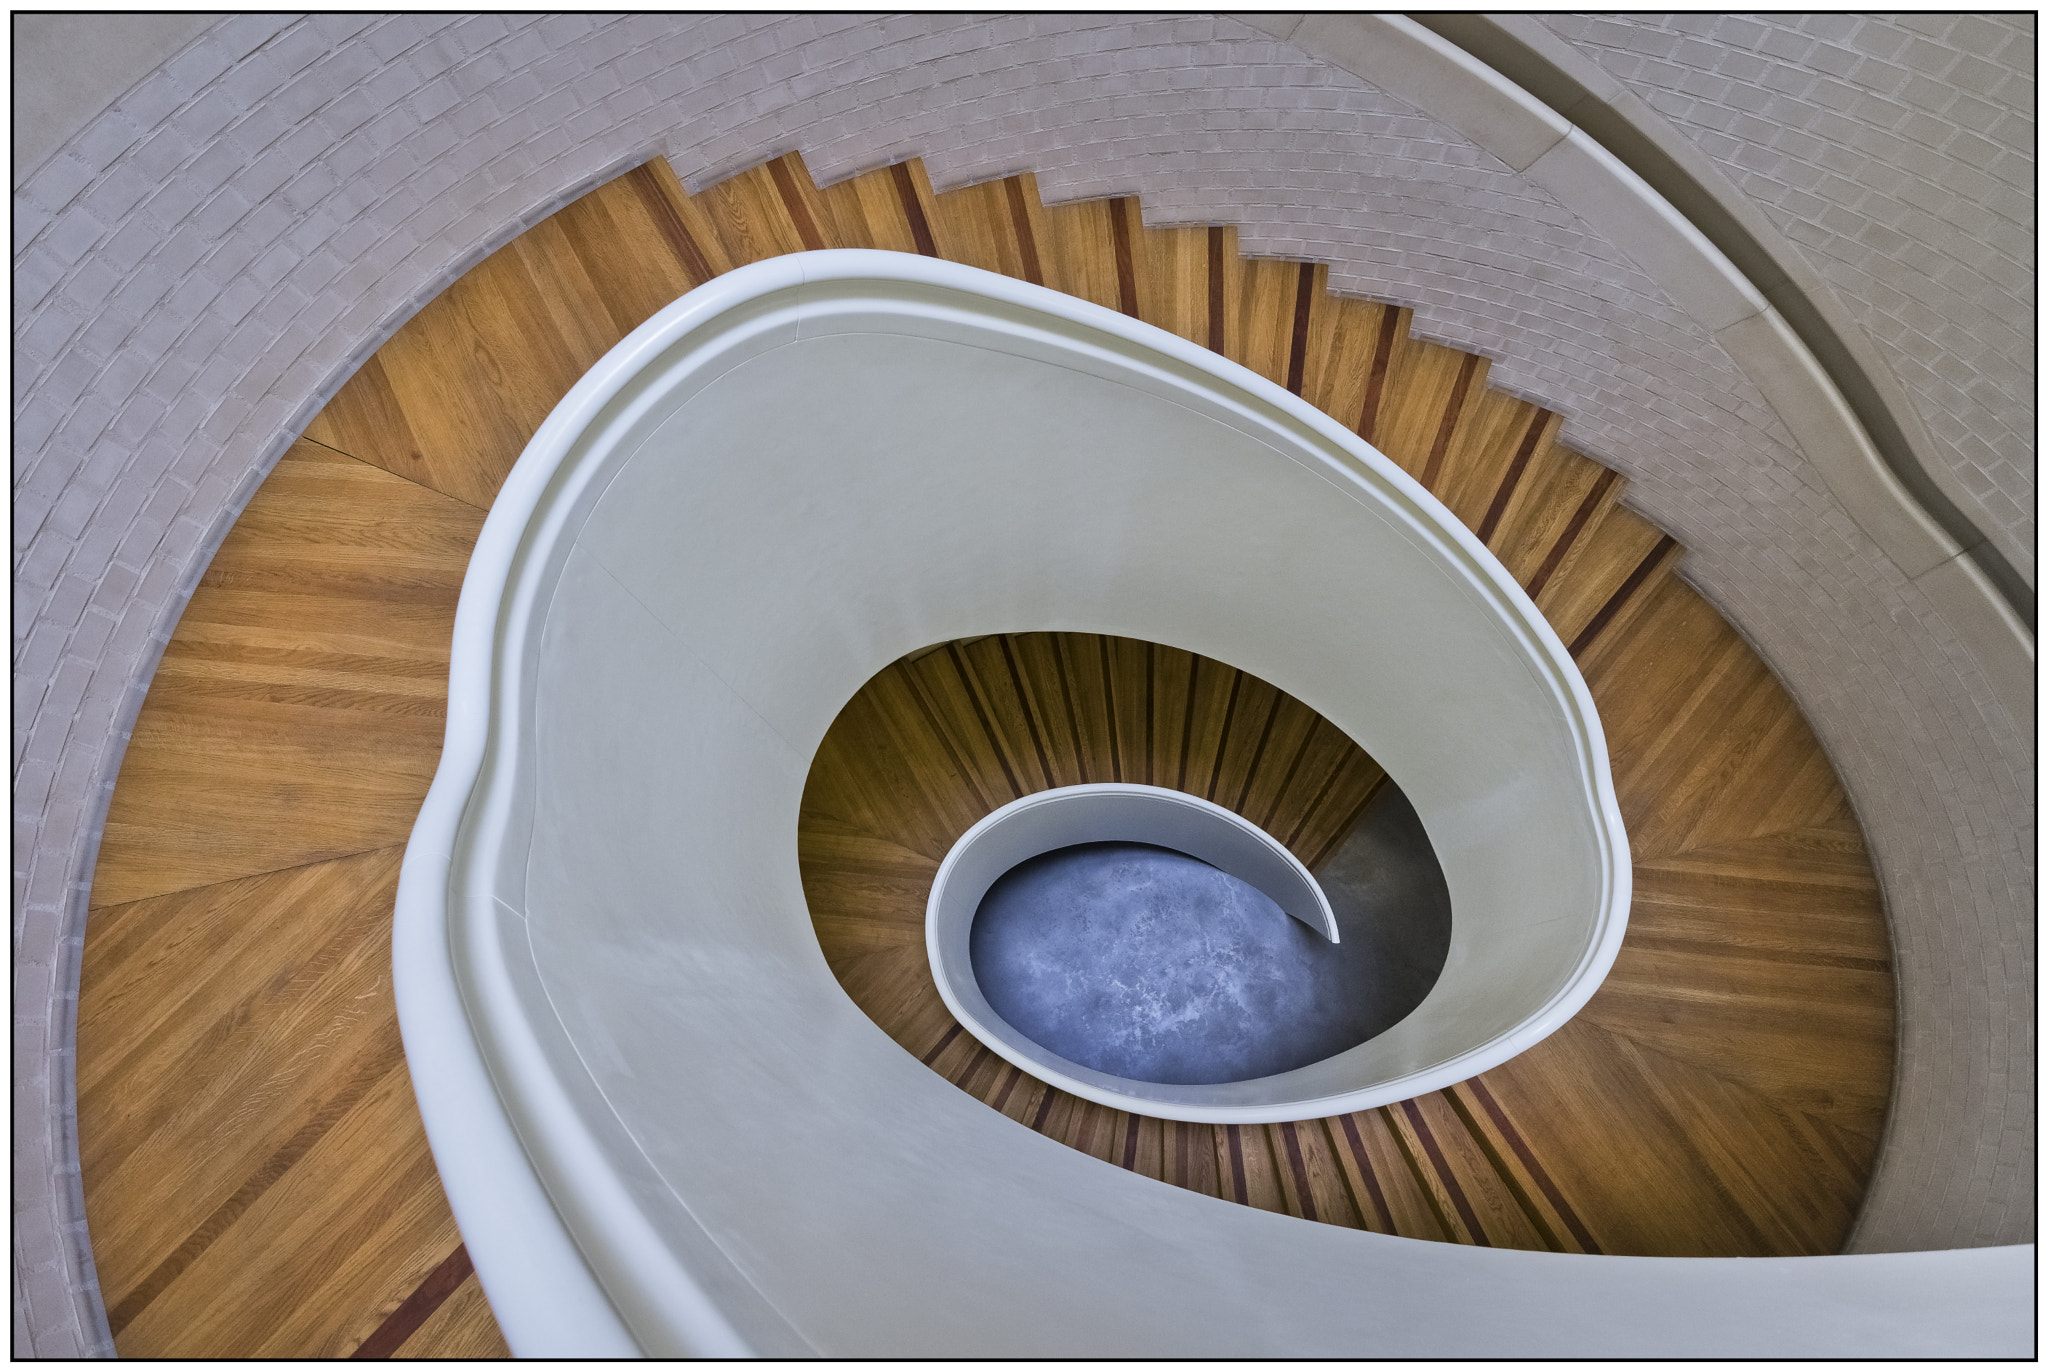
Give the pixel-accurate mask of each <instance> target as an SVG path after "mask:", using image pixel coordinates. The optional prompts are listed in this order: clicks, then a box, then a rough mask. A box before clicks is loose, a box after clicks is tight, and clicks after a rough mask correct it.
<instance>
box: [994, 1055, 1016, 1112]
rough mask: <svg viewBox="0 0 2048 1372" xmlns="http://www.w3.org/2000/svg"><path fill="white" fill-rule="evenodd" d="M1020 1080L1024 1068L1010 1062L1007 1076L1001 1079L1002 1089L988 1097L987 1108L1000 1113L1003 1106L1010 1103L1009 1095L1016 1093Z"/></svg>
mask: <svg viewBox="0 0 2048 1372" xmlns="http://www.w3.org/2000/svg"><path fill="white" fill-rule="evenodd" d="M1022 1080H1024V1069H1023V1068H1021V1067H1019V1066H1017V1065H1016V1064H1015V1063H1012V1064H1011V1065H1010V1074H1009V1076H1007V1077H1005V1078H1004V1079H1003V1089H1002V1090H1000V1091H998V1092H996V1093H995V1095H994V1096H992V1097H990V1098H989V1108H990V1109H992V1110H994V1111H995V1112H996V1113H997V1114H1001V1113H1002V1112H1003V1107H1004V1106H1005V1105H1008V1104H1009V1103H1010V1097H1011V1096H1012V1095H1013V1094H1015V1093H1016V1090H1017V1083H1018V1082H1020V1081H1022Z"/></svg>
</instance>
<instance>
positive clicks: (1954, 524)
mask: <svg viewBox="0 0 2048 1372" xmlns="http://www.w3.org/2000/svg"><path fill="white" fill-rule="evenodd" d="M1248 22H1253V23H1256V24H1257V25H1258V27H1260V28H1261V29H1263V30H1265V31H1266V32H1269V33H1272V34H1273V35H1274V36H1276V37H1279V38H1283V39H1285V40H1286V41H1287V42H1290V43H1293V44H1295V45H1296V46H1297V47H1300V48H1302V49H1304V50H1305V51H1307V52H1309V53H1311V54H1313V55H1315V56H1317V57H1320V58H1322V59H1323V60H1324V61H1327V62H1330V63H1332V64H1333V65H1335V66H1339V67H1342V68H1343V69H1344V70H1346V71H1349V72H1351V73H1353V74H1354V75H1357V76H1360V77H1363V78H1365V79H1366V80H1368V81H1370V82H1372V83H1373V84H1374V85H1376V86H1379V87H1380V88H1381V89H1383V90H1386V91H1388V92H1389V93H1391V94H1393V95H1396V96H1399V97H1400V98H1401V99H1403V100H1406V101H1408V102H1409V103H1410V104H1413V105H1414V106H1416V107H1417V108H1418V109H1422V110H1425V111H1427V112H1428V113H1430V114H1432V115H1435V116H1436V117H1437V118H1439V119H1441V120H1443V121H1444V122H1445V123H1447V124H1449V125H1450V126H1451V127H1452V128H1455V129H1457V130H1458V132H1460V133H1462V134H1464V135H1465V136H1466V137H1467V138H1470V139H1471V140H1472V141H1473V142H1474V143H1477V144H1478V145H1479V146H1480V147H1483V148H1485V149H1486V150H1487V151H1488V152H1490V153H1492V154H1494V155H1495V156H1496V157H1499V158H1500V159H1501V160H1502V161H1503V162H1506V163H1507V164H1508V165H1509V166H1510V167H1513V168H1514V169H1515V170H1516V171H1518V172H1520V173H1522V174H1523V175H1524V176H1526V177H1528V178H1529V179H1530V180H1532V181H1534V182H1536V183H1537V184H1539V185H1541V186H1543V187H1544V188H1546V189H1547V190H1549V191H1551V192H1552V193H1553V194H1555V195H1556V196H1557V198H1558V199H1559V200H1560V201H1562V202H1563V203H1564V204H1565V205H1567V206H1569V207H1570V208H1572V209H1573V210H1574V211H1576V212H1577V213H1578V214H1579V215H1580V216H1581V217H1582V218H1584V219H1585V220H1586V221H1587V222H1588V223H1590V224H1592V225H1593V226H1594V227H1595V228H1597V229H1599V230H1600V231H1602V232H1603V233H1604V234H1605V235H1606V237H1607V238H1608V240H1609V241H1611V242H1612V243H1614V244H1615V245H1616V246H1617V247H1619V248H1620V249H1621V250H1622V251H1623V252H1624V253H1626V254H1628V256H1629V257H1631V258H1632V259H1634V261H1635V262H1636V263H1637V265H1639V266H1641V267H1642V268H1643V269H1644V270H1645V271H1647V272H1648V273H1649V274H1650V276H1651V277H1652V278H1653V279H1654V280H1655V281H1656V282H1657V283H1658V285H1660V286H1662V287H1663V288H1664V289H1665V291H1666V292H1667V293H1668V294H1669V295H1670V296H1671V298H1672V299H1673V300H1674V301H1676V302H1677V303H1678V305H1679V307H1680V308H1681V309H1683V310H1684V311H1685V312H1686V313H1687V314H1690V315H1691V316H1692V317H1693V318H1694V319H1696V320H1698V321H1699V322H1700V324H1701V325H1702V326H1703V327H1704V328H1705V329H1706V330H1707V331H1708V332H1709V333H1710V334H1712V335H1713V337H1714V339H1715V341H1717V342H1719V343H1720V344H1721V345H1722V346H1723V347H1724V348H1726V349H1727V351H1728V354H1729V356H1731V357H1733V358H1734V359H1735V361H1736V364H1737V365H1738V366H1740V367H1741V368H1742V370H1743V372H1744V373H1745V374H1746V375H1748V377H1749V378H1750V380H1751V381H1753V382H1754V383H1755V384H1756V385H1757V386H1758V388H1759V389H1761V390H1762V391H1763V392H1764V395H1765V396H1766V397H1767V398H1768V399H1769V401H1770V403H1771V406H1772V408H1773V409H1775V410H1776V411H1777V412H1778V416H1779V418H1780V419H1781V420H1782V421H1783V422H1784V423H1785V425H1786V427H1787V428H1789V429H1790V430H1791V431H1792V434H1793V438H1794V440H1795V441H1796V442H1797V443H1798V444H1799V447H1800V449H1801V450H1802V451H1803V452H1804V453H1805V455H1806V457H1807V460H1808V461H1810V462H1811V463H1812V464H1813V466H1814V468H1815V470H1817V471H1818V472H1819V473H1820V475H1821V479H1822V480H1823V481H1824V482H1826V484H1827V487H1828V489H1829V490H1830V491H1832V492H1834V494H1835V496H1836V497H1837V498H1838V499H1839V500H1841V502H1842V503H1843V505H1845V506H1847V507H1848V509H1849V512H1850V514H1851V516H1852V517H1854V518H1855V520H1856V522H1857V523H1858V524H1859V525H1861V526H1862V528H1863V531H1864V532H1865V533H1866V534H1869V535H1870V536H1871V538H1872V539H1874V540H1875V541H1876V542H1877V544H1878V546H1879V547H1880V548H1882V549H1883V550H1884V551H1885V554H1886V556H1888V557H1890V558H1891V560H1892V562H1893V564H1894V565H1895V566H1897V567H1898V569H1899V570H1900V571H1901V572H1903V573H1904V574H1905V575H1906V576H1907V578H1909V579H1911V580H1914V581H1919V580H1920V579H1921V578H1922V577H1925V576H1927V575H1929V574H1930V573H1932V572H1934V571H1935V570H1936V569H1937V568H1940V567H1943V566H1945V565H1946V564H1947V563H1949V562H1950V561H1951V560H1952V559H1954V558H1955V557H1957V556H1958V555H1959V554H1964V553H1966V552H1968V553H1970V554H1972V555H1974V556H1975V557H1976V558H1977V559H1978V560H1979V561H1980V562H1981V563H1983V564H1984V566H1985V575H1984V576H1983V577H1980V578H1976V579H1973V580H1971V581H1970V582H1969V583H1968V586H1969V589H1967V590H1964V589H1961V586H1960V584H1959V583H1952V584H1950V585H1948V586H1945V587H1944V588H1943V590H1942V592H1941V596H1942V603H1943V608H1944V610H1945V611H1947V610H1949V609H1950V607H1953V608H1954V609H1956V610H1960V611H1962V613H1960V614H1959V615H1956V616H1955V617H1954V618H1952V620H1951V623H1952V626H1953V627H1954V628H1955V629H1956V630H1957V632H1958V633H1959V634H1960V635H1961V636H1962V637H1963V639H1964V641H1965V642H1966V643H1967V644H1968V645H1969V647H1970V651H1971V652H1972V653H1973V654H1975V655H1976V657H1977V659H1978V661H1979V663H1980V664H1981V665H1982V666H1983V667H1984V669H1985V671H1986V673H1987V674H1988V675H1989V676H1990V677H1991V679H1992V680H1993V682H1994V683H1995V684H1996V688H1997V690H1998V691H1999V695H2000V699H2001V703H2002V704H2004V706H2005V708H2006V709H2007V710H2008V711H2010V712H2011V714H2012V716H2013V718H2014V719H2024V718H2027V717H2028V715H2029V713H2030V712H2031V710H2032V706H2033V683H2032V676H2033V662H2034V642H2033V634H2032V632H2031V630H2030V629H2029V628H2028V626H2027V622H2026V620H2027V618H2028V617H2030V616H2031V611H2032V606H2031V599H2030V594H2029V593H2030V590H2031V588H2030V587H2029V586H2028V585H2027V584H2026V581H2025V578H2023V577H2022V576H2021V574H2020V573H2019V572H2017V571H2015V570H2014V569H2013V568H2012V566H2011V564H2010V563H2009V562H2008V561H2007V560H2006V558H2005V556H2004V554H2003V553H2001V552H2000V551H1999V550H1998V549H1997V548H1996V546H1995V545H1994V544H1993V543H1992V542H1991V541H1990V540H1989V538H1987V536H1986V535H1985V534H1984V533H1983V532H1982V530H1981V529H1979V528H1978V527H1977V526H1976V525H1975V524H1973V523H1972V522H1971V521H1970V519H1969V518H1968V516H1966V515H1965V514H1964V513H1963V512H1962V511H1961V510H1959V509H1957V508H1956V506H1955V505H1954V504H1953V503H1952V502H1950V501H1948V499H1947V497H1946V496H1945V495H1943V493H1942V492H1941V491H1940V490H1939V489H1936V488H1934V487H1933V485H1932V479H1931V478H1930V477H1928V476H1927V475H1926V466H1925V464H1924V463H1922V462H1921V461H1920V459H1919V458H1918V457H1917V456H1915V455H1914V454H1913V453H1912V451H1911V450H1910V448H1908V447H1906V446H1905V445H1904V443H1903V440H1902V441H1901V443H1900V445H1898V446H1897V447H1896V448H1894V449H1891V450H1889V451H1888V450H1885V449H1881V448H1879V447H1878V445H1877V444H1875V443H1873V442H1872V440H1871V437H1870V433H1869V431H1868V428H1867V427H1866V423H1865V415H1864V414H1862V413H1859V412H1858V410H1857V409H1856V408H1855V407H1853V406H1851V405H1850V403H1849V402H1848V401H1847V400H1845V399H1844V398H1843V393H1842V388H1841V387H1840V386H1839V385H1838V384H1837V380H1836V378H1835V376H1834V375H1833V374H1832V373H1831V372H1830V371H1829V370H1828V369H1827V368H1826V367H1824V366H1823V365H1822V364H1821V362H1820V360H1819V359H1818V358H1816V357H1815V356H1814V353H1813V350H1812V348H1811V347H1810V346H1809V345H1808V342H1807V339H1806V338H1805V337H1804V336H1803V335H1802V333H1801V332H1799V331H1798V330H1796V329H1795V328H1793V327H1792V326H1791V325H1790V324H1789V323H1788V322H1787V321H1786V319H1785V316H1784V315H1783V314H1781V313H1780V312H1779V310H1778V309H1777V308H1776V307H1775V306H1774V305H1773V304H1772V302H1771V301H1770V300H1769V299H1768V298H1767V297H1766V295H1765V294H1764V292H1763V291H1761V290H1759V289H1758V288H1757V287H1756V286H1755V285H1754V284H1752V282H1751V280H1750V278H1749V277H1748V276H1747V275H1746V274H1745V273H1744V272H1743V270H1742V268H1740V267H1738V266H1737V265H1736V264H1735V262H1733V261H1732V260H1730V258H1729V256H1728V254H1727V253H1725V252H1724V251H1723V250H1722V248H1721V246H1720V245H1719V244H1718V243H1717V242H1715V241H1714V240H1712V239H1710V238H1709V237H1708V236H1707V235H1706V234H1705V233H1704V232H1703V231H1702V230H1701V229H1700V228H1699V227H1698V226H1697V225H1696V224H1695V223H1694V221H1693V220H1692V219H1691V218H1688V217H1687V216H1686V214H1685V213H1683V212H1682V211H1681V210H1680V209H1679V208H1678V207H1677V206H1675V205H1673V204H1672V203H1671V201H1670V200H1668V199H1666V198H1665V196H1664V195H1662V194H1661V193H1660V192H1659V191H1658V190H1657V189H1656V188H1654V187H1652V186H1651V184H1650V183H1649V182H1648V181H1646V180H1645V179H1644V178H1643V177H1642V176H1641V175H1640V174H1639V173H1638V172H1637V171H1636V169H1635V168H1634V167H1632V166H1630V165H1629V164H1627V163H1625V162H1623V161H1622V160H1621V159H1620V158H1619V157H1617V156H1615V154H1614V153H1613V151H1611V150H1610V149H1609V148H1607V147H1606V146H1604V145H1603V144H1602V143H1601V142H1599V141H1597V140H1596V139H1595V138H1593V137H1592V136H1590V135H1589V134H1588V133H1587V132H1585V131H1584V130H1583V129H1581V128H1580V127H1579V126H1578V125H1576V124H1574V123H1572V122H1570V121H1569V120H1568V119H1567V118H1566V116H1565V115H1563V114H1561V113H1559V112H1558V111H1556V110H1554V109H1552V108H1551V107H1550V106H1549V105H1546V104H1545V103H1543V102H1542V101H1541V100H1539V99H1537V98H1536V97H1535V96H1533V95H1531V94H1529V93H1528V92H1527V91H1525V90H1524V89H1522V87H1520V86H1519V85H1516V84H1515V83H1514V82H1513V81H1511V80H1509V79H1508V77H1506V76H1505V75H1503V74H1501V73H1500V72H1498V71H1496V70H1495V69H1493V68H1492V67H1490V66H1488V65H1487V64H1486V63H1485V62H1484V61H1482V60H1481V59H1480V58H1479V57H1477V56H1475V55H1474V54H1472V53H1470V52H1468V51H1466V50H1465V49H1464V48H1462V47H1460V46H1458V45H1457V44H1456V43H1454V42H1453V41H1452V40H1451V39H1449V38H1446V37H1441V36H1439V35H1438V34H1437V33H1436V32H1434V31H1432V29H1430V28H1426V27H1424V26H1423V25H1422V24H1420V23H1417V22H1416V21H1415V20H1413V19H1409V18H1407V17H1405V16H1401V15H1384V14H1382V15H1343V14H1327V13H1325V14H1311V15H1307V16H1292V15H1266V16H1255V17H1250V18H1248ZM1574 112H1575V113H1576V112H1577V107H1574ZM1781 275H1782V273H1781ZM1785 279H1786V280H1787V281H1789V278H1785ZM1857 382H1861V385H1860V386H1858V385H1857ZM1851 387H1852V389H1857V390H1862V391H1869V390H1870V389H1871V388H1870V385H1869V382H1868V381H1867V379H1864V378H1862V377H1861V376H1860V374H1859V375H1858V376H1857V377H1856V378H1855V380H1854V381H1852V382H1851ZM1909 412H1910V411H1909ZM1879 425H1880V427H1881V428H1883V429H1884V430H1886V431H1896V430H1897V428H1898V421H1897V420H1896V419H1895V418H1892V417H1891V416H1890V415H1889V414H1886V415H1883V416H1882V417H1881V418H1880V419H1879ZM1901 468H1904V469H1905V470H1906V471H1907V472H1908V474H1909V478H1910V479H1911V480H1913V481H1914V483H1915V485H1916V486H1917V488H1918V491H1919V493H1920V495H1921V497H1922V498H1921V499H1916V498H1915V491H1914V490H1909V489H1908V484H1907V481H1906V480H1902V479H1901V475H1900V469H1901ZM1930 498H1931V499H1932V500H1934V501H1937V502H1939V505H1938V507H1937V509H1936V510H1935V511H1933V512H1930V510H1929V509H1927V508H1925V507H1924V506H1923V503H1922V501H1923V499H1930ZM1943 514H1946V515H1947V516H1948V518H1947V519H1942V518H1941V517H1940V516H1941V515H1943ZM1980 594H1989V595H1990V596H1992V597H1993V598H1994V600H1995V601H1996V602H1998V603H1996V604H1995V605H1992V606H1975V605H1969V606H1967V607H1966V606H1965V604H1964V602H1965V601H1966V600H1967V599H1968V598H1970V597H1973V596H1976V595H1980ZM2016 602H2017V603H2016Z"/></svg>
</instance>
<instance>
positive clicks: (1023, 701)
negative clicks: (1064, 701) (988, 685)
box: [996, 634, 1059, 791]
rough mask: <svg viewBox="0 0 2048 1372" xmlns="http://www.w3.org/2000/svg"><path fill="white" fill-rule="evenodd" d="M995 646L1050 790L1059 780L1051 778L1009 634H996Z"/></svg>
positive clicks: (1035, 715) (1049, 761) (1043, 743)
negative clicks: (999, 653)
mask: <svg viewBox="0 0 2048 1372" xmlns="http://www.w3.org/2000/svg"><path fill="white" fill-rule="evenodd" d="M996 646H997V647H999V648H1001V649H1002V650H1003V665H1004V666H1005V667H1007V668H1009V669H1010V685H1011V686H1012V687H1013V688H1014V689H1015V690H1016V692H1017V704H1018V706H1019V707H1020V708H1021V709H1022V711H1023V715H1024V729H1025V732H1027V733H1029V734H1030V735H1031V749H1032V751H1033V752H1035V753H1037V754H1038V770H1039V772H1040V773H1041V774H1043V775H1044V777H1045V789H1046V790H1048V791H1050V790H1051V789H1052V788H1053V787H1055V786H1057V785H1059V782H1057V781H1055V780H1053V775H1052V759H1051V758H1050V757H1049V756H1048V755H1047V754H1046V751H1045V739H1044V738H1043V737H1042V736H1041V735H1040V733H1039V730H1038V712H1037V710H1035V709H1033V708H1032V704H1031V693H1030V692H1029V691H1027V690H1025V689H1024V673H1023V672H1022V671H1021V670H1019V669H1018V666H1017V654H1016V652H1015V651H1014V650H1013V649H1012V648H1011V646H1010V636H1009V635H1008V634H997V635H996Z"/></svg>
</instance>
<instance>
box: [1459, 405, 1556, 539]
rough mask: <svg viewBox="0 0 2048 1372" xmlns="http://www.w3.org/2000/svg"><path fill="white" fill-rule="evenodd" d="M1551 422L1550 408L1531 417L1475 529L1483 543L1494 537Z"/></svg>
mask: <svg viewBox="0 0 2048 1372" xmlns="http://www.w3.org/2000/svg"><path fill="white" fill-rule="evenodd" d="M1549 422H1550V411H1548V410H1538V411H1536V413H1535V414H1533V415H1531V416H1530V417H1529V432H1527V433H1525V434H1523V435H1522V445H1521V446H1520V447H1519V448H1516V449H1515V460H1514V461H1512V462H1510V463H1509V464H1508V472H1507V475H1506V476H1504V477H1502V478H1501V482H1500V489H1499V490H1497V491H1495V492H1494V493H1493V503H1492V504H1491V505H1488V506H1487V507H1486V518H1484V519H1482V520H1480V521H1479V527H1478V528H1477V529H1476V530H1474V531H1473V532H1475V533H1476V534H1478V536H1479V541H1480V542H1481V543H1484V542H1486V541H1487V540H1488V539H1490V538H1492V537H1493V531H1494V530H1495V529H1498V528H1499V527H1500V517H1501V516H1502V515H1504V514H1506V513H1507V508H1508V502H1509V501H1510V500H1513V499H1514V498H1515V487H1517V486H1519V485H1520V484H1521V482H1522V472H1523V470H1524V469H1525V468H1526V467H1528V465H1529V459H1530V458H1531V457H1533V456H1534V455H1535V453H1536V440H1537V439H1539V438H1541V437H1542V436H1543V426H1544V425H1546V424H1548V423H1549Z"/></svg>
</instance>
